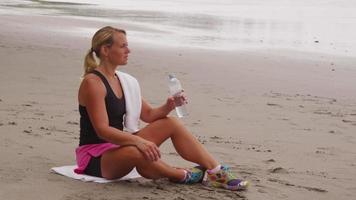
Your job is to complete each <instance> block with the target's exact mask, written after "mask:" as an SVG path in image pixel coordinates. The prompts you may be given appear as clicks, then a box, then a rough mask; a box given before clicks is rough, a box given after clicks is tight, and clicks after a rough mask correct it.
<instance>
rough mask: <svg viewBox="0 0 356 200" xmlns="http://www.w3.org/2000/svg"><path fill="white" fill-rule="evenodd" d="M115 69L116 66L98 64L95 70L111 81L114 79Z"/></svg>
mask: <svg viewBox="0 0 356 200" xmlns="http://www.w3.org/2000/svg"><path fill="white" fill-rule="evenodd" d="M116 68H117V66H113V65H109V64H105V63H100V65H99V66H98V67H97V68H96V69H97V70H99V71H100V72H102V73H103V74H104V75H105V76H106V77H107V78H109V79H112V78H115V71H116Z"/></svg>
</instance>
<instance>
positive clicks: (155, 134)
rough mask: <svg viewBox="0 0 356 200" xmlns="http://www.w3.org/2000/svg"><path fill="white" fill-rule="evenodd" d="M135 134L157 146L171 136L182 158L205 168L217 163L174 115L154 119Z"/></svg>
mask: <svg viewBox="0 0 356 200" xmlns="http://www.w3.org/2000/svg"><path fill="white" fill-rule="evenodd" d="M137 135H138V136H140V137H142V138H144V139H146V140H149V141H152V142H154V143H156V145H157V146H160V145H161V144H162V143H163V142H164V141H165V140H167V139H168V138H171V140H172V142H173V145H174V147H175V149H176V150H177V152H178V153H179V155H181V156H182V157H183V158H184V159H186V160H188V161H191V162H194V163H197V164H199V165H201V166H203V167H205V168H207V169H213V168H215V167H216V166H218V165H219V163H218V162H217V161H216V160H215V159H214V158H213V157H212V155H211V154H210V153H209V152H208V151H207V150H206V149H205V147H204V146H203V145H202V144H200V143H199V141H198V140H197V139H196V138H195V137H194V136H193V135H192V134H191V133H190V132H189V131H188V130H187V129H186V128H185V127H184V126H183V124H182V123H181V122H180V121H178V120H177V119H176V118H174V117H166V118H163V119H160V120H156V121H154V122H153V123H151V124H149V125H147V126H146V127H144V128H143V129H141V130H140V131H139V132H138V133H137Z"/></svg>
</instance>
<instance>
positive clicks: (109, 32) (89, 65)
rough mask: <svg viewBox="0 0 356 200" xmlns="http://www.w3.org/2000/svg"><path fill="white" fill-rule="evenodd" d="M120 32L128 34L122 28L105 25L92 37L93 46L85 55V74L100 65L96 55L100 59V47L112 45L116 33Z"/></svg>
mask: <svg viewBox="0 0 356 200" xmlns="http://www.w3.org/2000/svg"><path fill="white" fill-rule="evenodd" d="M115 32H119V33H123V34H125V35H126V31H125V30H122V29H117V28H113V27H111V26H105V27H103V28H101V29H99V30H98V31H97V32H96V33H95V34H94V36H93V38H92V45H91V46H92V48H91V49H90V50H89V51H88V53H87V54H86V55H85V59H84V75H83V76H85V75H87V74H88V73H89V72H91V71H93V70H94V69H95V68H97V67H98V63H97V62H96V60H95V57H94V55H93V54H94V53H95V56H96V57H97V58H98V59H99V60H100V47H101V46H102V45H112V43H113V40H114V38H113V37H114V33H115Z"/></svg>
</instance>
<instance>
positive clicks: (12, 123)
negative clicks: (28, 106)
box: [7, 122, 17, 126]
mask: <svg viewBox="0 0 356 200" xmlns="http://www.w3.org/2000/svg"><path fill="white" fill-rule="evenodd" d="M7 124H8V125H12V126H16V125H17V123H16V122H9V123H7Z"/></svg>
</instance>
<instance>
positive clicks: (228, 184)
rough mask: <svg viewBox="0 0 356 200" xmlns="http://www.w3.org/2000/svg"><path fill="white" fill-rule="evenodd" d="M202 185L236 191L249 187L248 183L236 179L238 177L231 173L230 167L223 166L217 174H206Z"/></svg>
mask: <svg viewBox="0 0 356 200" xmlns="http://www.w3.org/2000/svg"><path fill="white" fill-rule="evenodd" d="M202 183H203V185H205V186H211V187H215V188H225V189H228V190H234V191H235V190H245V189H247V187H248V185H249V182H248V181H243V180H241V179H238V178H236V176H235V175H233V174H232V172H231V171H230V169H229V167H228V166H223V165H222V166H221V168H220V170H219V171H218V172H216V173H213V174H209V173H208V172H206V173H205V175H204V178H203V181H202Z"/></svg>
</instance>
